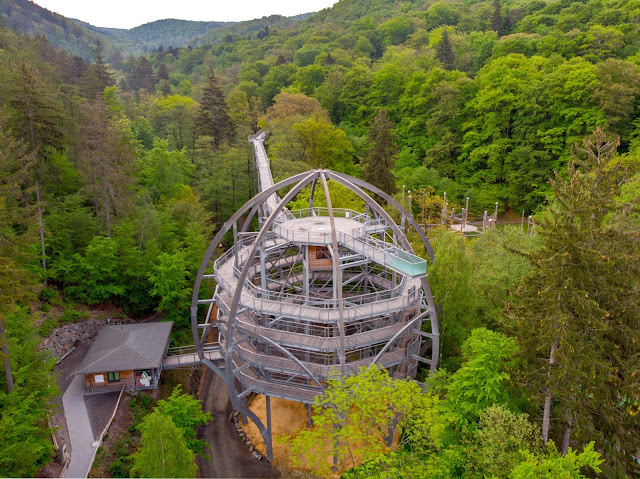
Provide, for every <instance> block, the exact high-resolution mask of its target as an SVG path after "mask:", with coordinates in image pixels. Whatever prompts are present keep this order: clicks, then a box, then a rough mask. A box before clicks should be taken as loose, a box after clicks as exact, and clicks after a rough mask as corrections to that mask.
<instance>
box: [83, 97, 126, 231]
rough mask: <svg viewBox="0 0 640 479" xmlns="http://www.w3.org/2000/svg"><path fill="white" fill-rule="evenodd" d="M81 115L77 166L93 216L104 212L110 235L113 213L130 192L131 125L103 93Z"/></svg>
mask: <svg viewBox="0 0 640 479" xmlns="http://www.w3.org/2000/svg"><path fill="white" fill-rule="evenodd" d="M84 118H85V122H84V126H83V129H82V132H81V136H82V141H83V148H82V151H81V154H80V157H79V163H80V164H79V166H80V169H81V171H82V172H83V173H84V175H85V177H86V178H87V180H88V183H89V185H88V186H89V187H90V188H91V193H92V196H93V206H94V210H95V214H96V218H99V217H100V216H101V213H103V214H104V220H105V223H104V224H105V226H106V230H107V235H108V236H109V237H111V232H112V225H113V216H114V215H116V214H117V212H118V211H119V210H121V209H122V205H123V203H125V202H126V200H127V199H128V196H129V194H130V193H131V192H130V190H129V187H128V186H129V184H130V182H131V177H130V175H129V173H128V171H129V170H130V168H131V166H132V165H133V161H134V158H135V147H134V144H133V141H132V136H131V128H130V127H129V125H128V123H127V121H126V120H124V119H123V118H121V117H120V116H118V115H116V114H115V112H114V111H113V110H112V109H110V108H109V106H108V105H107V104H106V102H105V100H104V98H102V96H97V97H96V98H95V100H92V101H89V102H87V103H86V105H85V107H84Z"/></svg>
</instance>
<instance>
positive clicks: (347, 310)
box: [216, 275, 422, 322]
mask: <svg viewBox="0 0 640 479" xmlns="http://www.w3.org/2000/svg"><path fill="white" fill-rule="evenodd" d="M216 281H217V282H218V284H219V285H220V286H221V287H222V288H223V289H224V290H225V291H226V292H227V293H228V294H229V295H230V296H231V295H233V293H234V292H235V288H236V287H237V283H233V284H231V283H229V282H228V281H227V280H226V279H225V278H224V277H222V276H218V275H216ZM247 284H250V283H249V282H247ZM376 294H378V293H369V295H373V296H372V297H371V301H369V302H363V303H361V304H355V303H354V302H353V301H352V298H347V299H345V300H343V306H344V311H343V313H344V316H343V318H344V320H345V321H353V320H357V319H362V318H367V317H371V316H375V315H382V314H387V313H391V312H394V311H400V310H402V309H405V308H408V307H410V306H414V305H417V304H419V303H420V301H421V299H422V290H420V289H418V288H415V287H413V288H409V290H408V292H407V295H402V296H400V295H398V296H396V297H392V298H390V299H386V298H382V299H377V300H376V299H375V295H376ZM295 296H298V295H295ZM322 302H323V307H319V306H318V305H311V304H304V303H302V302H300V303H294V302H289V301H283V300H282V299H280V300H274V299H265V298H262V297H256V296H255V295H253V294H252V293H251V291H250V290H249V289H247V287H246V285H245V289H244V294H242V296H241V299H240V304H241V305H242V306H243V307H245V308H248V309H251V310H253V311H256V312H259V313H262V314H272V315H277V316H288V317H296V318H303V319H308V320H311V321H319V322H334V321H336V317H337V316H336V315H337V314H338V308H337V307H333V308H332V307H328V306H327V305H328V304H335V303H334V300H333V299H327V300H322ZM219 306H220V304H219ZM325 306H326V307H325Z"/></svg>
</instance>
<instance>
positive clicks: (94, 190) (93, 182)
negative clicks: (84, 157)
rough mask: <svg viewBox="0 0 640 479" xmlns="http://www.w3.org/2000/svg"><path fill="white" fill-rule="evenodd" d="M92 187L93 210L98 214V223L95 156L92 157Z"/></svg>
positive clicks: (97, 215) (97, 216)
mask: <svg viewBox="0 0 640 479" xmlns="http://www.w3.org/2000/svg"><path fill="white" fill-rule="evenodd" d="M91 187H92V188H93V208H94V210H95V213H96V221H98V218H99V217H100V215H99V212H98V190H97V188H96V172H95V162H94V161H93V155H91Z"/></svg>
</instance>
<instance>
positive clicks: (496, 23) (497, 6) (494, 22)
mask: <svg viewBox="0 0 640 479" xmlns="http://www.w3.org/2000/svg"><path fill="white" fill-rule="evenodd" d="M491 30H493V31H494V32H496V33H497V34H498V36H502V4H501V3H500V0H493V13H492V14H491Z"/></svg>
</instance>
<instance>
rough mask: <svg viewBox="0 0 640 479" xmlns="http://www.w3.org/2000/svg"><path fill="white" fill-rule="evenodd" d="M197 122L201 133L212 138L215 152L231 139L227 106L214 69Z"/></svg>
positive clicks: (212, 147)
mask: <svg viewBox="0 0 640 479" xmlns="http://www.w3.org/2000/svg"><path fill="white" fill-rule="evenodd" d="M196 122H197V126H198V129H199V130H200V132H201V133H202V134H203V135H206V136H210V137H211V150H212V151H214V152H215V151H216V150H217V149H218V148H219V147H220V145H222V144H223V143H224V142H226V141H227V140H228V139H229V138H230V137H231V122H230V121H229V115H228V114H227V104H226V102H225V99H224V95H223V94H222V90H221V89H220V85H218V79H217V77H216V75H215V73H214V71H213V69H211V70H210V75H209V80H208V81H207V86H206V88H205V90H204V94H203V96H202V101H201V102H200V112H199V113H198V118H197V119H196Z"/></svg>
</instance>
